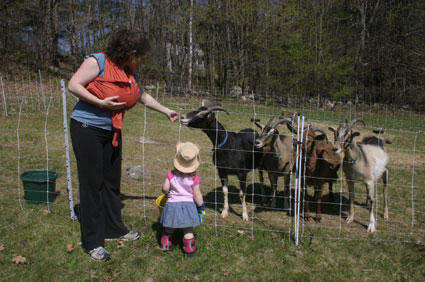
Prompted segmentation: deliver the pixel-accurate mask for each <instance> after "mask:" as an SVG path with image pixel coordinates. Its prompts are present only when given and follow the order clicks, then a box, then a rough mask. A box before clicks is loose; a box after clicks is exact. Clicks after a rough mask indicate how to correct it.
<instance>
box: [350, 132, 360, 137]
mask: <svg viewBox="0 0 425 282" xmlns="http://www.w3.org/2000/svg"><path fill="white" fill-rule="evenodd" d="M351 136H352V138H354V137H357V136H360V132H357V131H354V132H353V133H352V134H351Z"/></svg>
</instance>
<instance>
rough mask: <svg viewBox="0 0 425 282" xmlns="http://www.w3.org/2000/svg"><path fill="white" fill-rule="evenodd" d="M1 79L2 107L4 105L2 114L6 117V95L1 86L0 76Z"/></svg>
mask: <svg viewBox="0 0 425 282" xmlns="http://www.w3.org/2000/svg"><path fill="white" fill-rule="evenodd" d="M0 81H1V92H2V94H3V107H4V113H3V114H4V116H5V117H7V104H6V95H5V94H4V86H3V77H2V76H0Z"/></svg>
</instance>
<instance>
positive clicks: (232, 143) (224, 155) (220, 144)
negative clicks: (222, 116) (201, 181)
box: [180, 103, 263, 221]
mask: <svg viewBox="0 0 425 282" xmlns="http://www.w3.org/2000/svg"><path fill="white" fill-rule="evenodd" d="M213 111H223V112H225V113H227V114H229V113H228V111H227V110H226V109H224V108H223V107H221V106H220V104H216V103H211V104H209V105H207V106H201V107H199V108H198V109H197V110H194V111H192V112H189V113H187V114H185V115H183V116H182V117H181V120H180V122H181V124H183V125H185V126H188V127H190V128H197V129H201V130H202V131H203V132H204V133H205V134H207V136H208V137H209V139H210V140H211V142H212V143H213V146H214V147H213V162H214V164H215V166H216V168H217V170H218V174H219V177H220V180H221V184H222V189H223V194H224V207H223V211H222V213H221V216H222V217H226V216H227V215H228V213H229V202H228V187H227V184H228V176H229V175H236V176H237V177H238V179H239V184H240V191H239V196H240V199H241V201H242V219H243V220H244V221H248V212H247V207H246V202H245V198H246V191H245V190H246V178H247V174H248V172H250V171H251V170H253V169H256V168H258V167H259V166H260V163H261V158H262V154H263V152H262V150H261V149H258V148H256V147H255V146H254V141H255V140H256V139H257V138H258V137H259V135H258V133H257V132H256V131H255V130H253V129H243V130H241V131H239V132H238V133H236V132H231V131H227V130H226V129H225V128H224V127H223V125H222V124H221V123H219V122H218V121H217V119H216V118H215V114H214V113H213ZM260 178H262V171H260Z"/></svg>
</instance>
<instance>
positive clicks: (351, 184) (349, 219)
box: [347, 180, 354, 223]
mask: <svg viewBox="0 0 425 282" xmlns="http://www.w3.org/2000/svg"><path fill="white" fill-rule="evenodd" d="M347 184H348V195H349V197H350V213H349V214H348V217H347V223H352V222H353V220H354V182H353V181H350V180H348V181H347Z"/></svg>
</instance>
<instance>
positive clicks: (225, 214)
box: [221, 210, 229, 218]
mask: <svg viewBox="0 0 425 282" xmlns="http://www.w3.org/2000/svg"><path fill="white" fill-rule="evenodd" d="M228 215H229V213H228V211H227V210H224V211H222V212H221V217H222V218H225V217H227V216H228Z"/></svg>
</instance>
